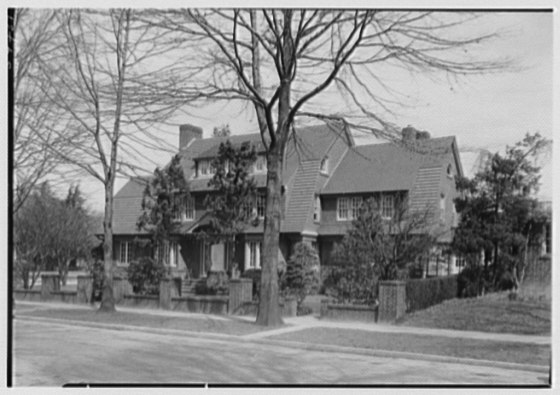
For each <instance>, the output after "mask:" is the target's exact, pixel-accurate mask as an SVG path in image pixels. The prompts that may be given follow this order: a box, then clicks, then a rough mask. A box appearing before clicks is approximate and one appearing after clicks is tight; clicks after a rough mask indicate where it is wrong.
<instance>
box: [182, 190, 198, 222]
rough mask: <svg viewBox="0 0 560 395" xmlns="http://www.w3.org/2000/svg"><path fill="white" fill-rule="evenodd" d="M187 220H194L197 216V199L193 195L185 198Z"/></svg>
mask: <svg viewBox="0 0 560 395" xmlns="http://www.w3.org/2000/svg"><path fill="white" fill-rule="evenodd" d="M184 208H185V216H184V218H185V221H194V219H195V218H196V207H195V200H194V197H192V196H187V198H186V199H185V204H184Z"/></svg>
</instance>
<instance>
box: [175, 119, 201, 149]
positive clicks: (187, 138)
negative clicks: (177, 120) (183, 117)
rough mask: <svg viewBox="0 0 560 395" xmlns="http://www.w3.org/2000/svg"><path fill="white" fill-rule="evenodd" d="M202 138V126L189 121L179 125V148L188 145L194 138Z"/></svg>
mask: <svg viewBox="0 0 560 395" xmlns="http://www.w3.org/2000/svg"><path fill="white" fill-rule="evenodd" d="M201 138H202V128H199V127H198V126H194V125H190V124H188V123H186V124H184V125H181V126H179V149H181V148H184V147H186V146H187V145H189V144H190V142H191V141H193V140H194V139H201Z"/></svg>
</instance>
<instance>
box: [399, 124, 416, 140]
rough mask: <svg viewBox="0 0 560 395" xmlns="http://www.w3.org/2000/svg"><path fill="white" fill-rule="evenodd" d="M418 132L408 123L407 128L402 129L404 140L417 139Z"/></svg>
mask: <svg viewBox="0 0 560 395" xmlns="http://www.w3.org/2000/svg"><path fill="white" fill-rule="evenodd" d="M417 133H418V130H416V129H414V128H413V127H412V126H410V125H408V126H407V127H406V128H403V130H402V139H403V141H414V140H416V135H417Z"/></svg>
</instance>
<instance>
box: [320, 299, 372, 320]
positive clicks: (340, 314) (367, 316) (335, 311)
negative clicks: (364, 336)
mask: <svg viewBox="0 0 560 395" xmlns="http://www.w3.org/2000/svg"><path fill="white" fill-rule="evenodd" d="M377 315H378V307H377V306H366V305H354V304H334V303H329V302H328V301H327V300H322V301H321V318H327V319H335V320H336V319H339V320H351V321H366V322H377Z"/></svg>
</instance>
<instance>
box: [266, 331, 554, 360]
mask: <svg viewBox="0 0 560 395" xmlns="http://www.w3.org/2000/svg"><path fill="white" fill-rule="evenodd" d="M270 339H276V340H291V341H299V342H305V343H318V344H336V345H338V346H347V347H357V348H369V349H375V350H386V351H404V352H412V353H419V354H431V355H444V356H450V357H458V358H473V359H484V360H490V361H501V362H513V363H525V364H533V365H543V366H547V365H549V364H550V346H542V345H534V344H525V343H513V342H499V341H491V340H478V339H464V338H449V337H438V336H428V335H411V334H402V333H382V332H370V331H363V330H357V329H338V328H309V329H304V330H301V331H297V332H292V333H288V334H282V335H276V336H271V337H270Z"/></svg>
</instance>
